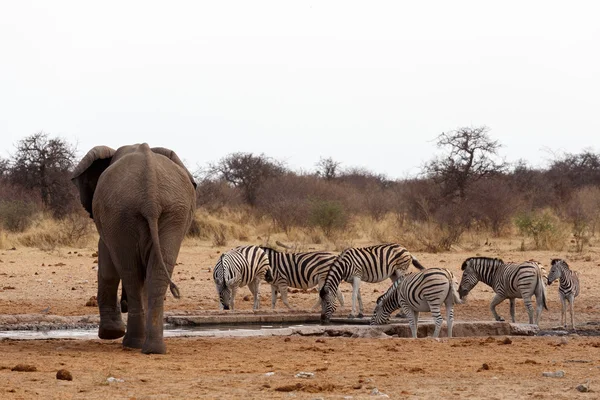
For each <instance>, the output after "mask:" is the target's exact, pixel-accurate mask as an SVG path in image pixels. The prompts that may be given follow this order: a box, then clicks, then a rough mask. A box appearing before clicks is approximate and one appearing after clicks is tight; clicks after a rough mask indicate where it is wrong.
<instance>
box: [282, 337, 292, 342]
mask: <svg viewBox="0 0 600 400" xmlns="http://www.w3.org/2000/svg"><path fill="white" fill-rule="evenodd" d="M283 341H284V342H291V341H292V338H289V337H286V338H285V339H283Z"/></svg>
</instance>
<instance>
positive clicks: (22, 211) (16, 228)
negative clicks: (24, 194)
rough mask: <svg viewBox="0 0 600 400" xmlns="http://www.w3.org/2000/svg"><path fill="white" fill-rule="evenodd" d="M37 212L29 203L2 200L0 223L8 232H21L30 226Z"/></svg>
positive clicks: (33, 205)
mask: <svg viewBox="0 0 600 400" xmlns="http://www.w3.org/2000/svg"><path fill="white" fill-rule="evenodd" d="M37 211H38V210H37V207H36V206H35V204H33V203H30V202H26V201H21V200H14V201H5V200H3V201H0V223H1V224H2V226H3V227H4V229H6V230H7V231H9V232H23V231H24V230H25V229H27V228H29V227H30V226H31V224H32V223H33V219H34V217H35V214H36V213H37Z"/></svg>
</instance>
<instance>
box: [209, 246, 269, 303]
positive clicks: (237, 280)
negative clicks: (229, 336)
mask: <svg viewBox="0 0 600 400" xmlns="http://www.w3.org/2000/svg"><path fill="white" fill-rule="evenodd" d="M269 269H270V267H269V258H268V257H267V254H266V253H265V252H264V251H263V249H261V248H260V247H259V246H239V247H236V248H234V249H232V250H229V251H228V252H226V253H223V254H222V255H221V257H219V260H218V261H217V264H216V265H215V267H214V269H213V279H214V281H215V286H216V288H217V293H218V294H219V309H225V310H229V309H230V308H231V309H232V310H233V309H234V306H235V293H236V291H237V288H238V287H242V286H246V285H248V288H249V289H250V292H252V296H253V297H254V305H253V307H252V308H253V309H254V310H258V309H259V307H260V295H259V286H260V281H261V279H265V275H266V274H267V272H268V271H269Z"/></svg>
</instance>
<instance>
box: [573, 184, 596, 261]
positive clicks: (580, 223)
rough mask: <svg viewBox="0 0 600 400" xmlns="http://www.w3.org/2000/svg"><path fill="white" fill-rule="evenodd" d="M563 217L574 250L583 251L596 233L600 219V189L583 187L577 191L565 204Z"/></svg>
mask: <svg viewBox="0 0 600 400" xmlns="http://www.w3.org/2000/svg"><path fill="white" fill-rule="evenodd" d="M564 215H565V219H566V221H567V222H568V223H569V224H571V228H572V233H573V237H574V238H575V249H576V251H578V252H581V251H583V247H584V246H585V245H587V244H588V243H589V242H590V239H591V238H592V236H593V235H594V233H595V231H596V226H597V225H598V220H599V218H600V188H598V187H585V188H582V189H579V190H577V191H576V192H575V193H574V194H573V196H572V197H571V200H570V201H569V202H568V203H567V205H566V207H565V210H564Z"/></svg>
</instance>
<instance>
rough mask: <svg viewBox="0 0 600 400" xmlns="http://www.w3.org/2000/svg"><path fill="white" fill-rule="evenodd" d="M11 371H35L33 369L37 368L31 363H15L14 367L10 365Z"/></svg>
mask: <svg viewBox="0 0 600 400" xmlns="http://www.w3.org/2000/svg"><path fill="white" fill-rule="evenodd" d="M11 371H17V372H35V371H37V368H36V367H35V365H31V364H17V365H15V366H14V367H12V369H11Z"/></svg>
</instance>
